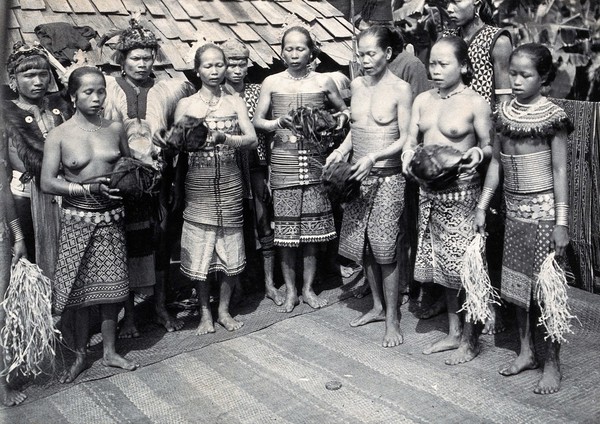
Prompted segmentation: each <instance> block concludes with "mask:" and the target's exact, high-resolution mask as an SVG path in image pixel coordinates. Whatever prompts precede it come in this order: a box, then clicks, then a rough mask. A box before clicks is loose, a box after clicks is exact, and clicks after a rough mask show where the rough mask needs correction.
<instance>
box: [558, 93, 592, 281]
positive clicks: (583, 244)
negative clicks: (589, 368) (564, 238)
mask: <svg viewBox="0 0 600 424" xmlns="http://www.w3.org/2000/svg"><path fill="white" fill-rule="evenodd" d="M549 100H551V101H552V102H553V103H555V104H557V105H558V106H560V107H561V108H562V109H563V110H564V111H565V112H566V113H567V116H568V117H569V119H570V120H571V122H572V123H573V125H574V126H575V130H574V131H573V132H571V133H570V134H569V135H568V137H567V145H568V152H567V173H568V180H569V205H570V206H571V209H570V214H569V238H570V239H571V243H570V248H569V249H568V250H567V259H568V262H569V265H570V268H571V270H572V271H573V273H574V274H575V285H576V286H577V287H580V288H582V289H584V290H587V291H593V292H600V202H599V201H598V199H600V138H599V134H600V119H599V117H600V109H599V104H598V103H595V102H582V101H575V100H565V99H549Z"/></svg>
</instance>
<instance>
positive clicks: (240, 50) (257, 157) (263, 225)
mask: <svg viewBox="0 0 600 424" xmlns="http://www.w3.org/2000/svg"><path fill="white" fill-rule="evenodd" d="M220 47H221V48H222V49H223V52H225V56H226V57H227V71H226V72H225V83H224V84H223V91H224V92H225V93H227V94H231V95H234V96H239V97H241V98H242V99H243V100H244V102H245V103H246V108H247V109H248V114H249V117H250V119H252V118H253V117H254V111H255V109H256V103H257V102H258V97H259V96H260V84H250V83H246V82H245V78H246V75H248V65H249V63H248V60H249V58H250V51H249V50H248V48H247V47H246V46H245V45H244V44H243V43H242V42H241V41H239V40H236V39H229V40H227V41H225V42H224V43H223V44H221V45H220ZM257 136H258V145H257V149H256V150H246V149H244V150H240V151H239V154H240V155H242V160H246V161H247V162H248V165H247V166H248V168H249V171H250V172H249V173H250V186H251V196H250V197H251V198H252V202H253V206H254V208H253V212H254V225H255V227H256V234H257V235H258V242H259V244H260V247H261V250H260V252H261V255H262V259H263V270H264V278H265V296H266V297H268V298H269V299H271V300H272V301H273V302H274V303H275V304H276V305H277V306H281V305H283V301H284V300H285V299H284V297H283V294H282V293H280V292H279V291H278V290H277V289H276V288H275V281H274V269H275V246H274V244H273V239H274V234H273V229H272V228H271V222H272V220H273V210H272V204H271V193H270V190H269V182H268V180H269V170H268V165H267V160H268V158H267V145H266V143H267V142H266V137H265V134H264V133H258V134H257Z"/></svg>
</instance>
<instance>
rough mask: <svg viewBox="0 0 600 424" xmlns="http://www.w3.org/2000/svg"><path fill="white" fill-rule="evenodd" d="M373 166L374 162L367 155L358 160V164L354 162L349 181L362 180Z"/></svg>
mask: <svg viewBox="0 0 600 424" xmlns="http://www.w3.org/2000/svg"><path fill="white" fill-rule="evenodd" d="M373 165H375V161H374V160H373V159H372V158H371V156H370V155H367V156H365V157H363V158H360V159H359V160H358V162H356V163H355V164H354V165H353V166H352V168H350V170H351V171H352V175H351V176H350V179H351V180H356V181H362V180H364V179H365V178H366V177H367V175H369V172H371V168H373Z"/></svg>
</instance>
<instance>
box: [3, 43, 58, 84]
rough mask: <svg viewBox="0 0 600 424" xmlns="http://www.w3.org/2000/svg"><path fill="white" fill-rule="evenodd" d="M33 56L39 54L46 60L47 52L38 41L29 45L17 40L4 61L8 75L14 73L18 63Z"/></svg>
mask: <svg viewBox="0 0 600 424" xmlns="http://www.w3.org/2000/svg"><path fill="white" fill-rule="evenodd" d="M33 56H41V57H43V58H44V59H46V61H48V52H47V51H46V50H45V49H44V48H43V47H42V46H41V45H40V44H39V43H34V44H32V45H29V44H25V43H24V42H22V41H17V42H16V43H15V44H14V45H13V52H12V53H11V54H10V56H8V60H7V61H6V71H7V72H8V75H9V76H12V75H14V74H15V71H16V69H17V68H18V67H19V65H20V64H21V63H22V62H23V61H24V60H26V59H28V58H30V57H33Z"/></svg>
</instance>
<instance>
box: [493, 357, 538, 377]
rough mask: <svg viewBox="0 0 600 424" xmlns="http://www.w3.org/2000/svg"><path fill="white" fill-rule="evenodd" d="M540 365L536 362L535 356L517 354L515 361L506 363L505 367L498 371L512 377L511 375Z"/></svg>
mask: <svg viewBox="0 0 600 424" xmlns="http://www.w3.org/2000/svg"><path fill="white" fill-rule="evenodd" d="M537 367H538V363H537V362H536V360H535V358H534V357H533V356H529V355H527V356H521V355H519V356H517V357H516V358H515V360H514V361H513V362H511V363H510V364H508V365H506V366H505V367H504V368H502V369H500V370H499V371H498V372H499V373H500V374H502V375H504V376H506V377H510V376H511V375H517V374H519V373H520V372H522V371H525V370H534V369H536V368H537Z"/></svg>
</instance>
